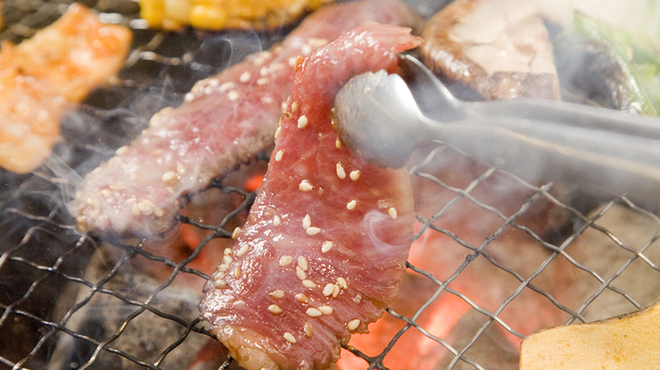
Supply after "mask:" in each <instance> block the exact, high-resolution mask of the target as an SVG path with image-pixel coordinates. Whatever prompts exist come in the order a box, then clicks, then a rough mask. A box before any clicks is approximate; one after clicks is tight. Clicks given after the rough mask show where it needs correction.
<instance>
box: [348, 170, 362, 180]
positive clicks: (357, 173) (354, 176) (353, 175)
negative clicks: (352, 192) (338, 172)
mask: <svg viewBox="0 0 660 370" xmlns="http://www.w3.org/2000/svg"><path fill="white" fill-rule="evenodd" d="M349 176H350V177H351V180H353V181H357V180H358V179H359V178H360V170H355V171H351V174H350V175H349Z"/></svg>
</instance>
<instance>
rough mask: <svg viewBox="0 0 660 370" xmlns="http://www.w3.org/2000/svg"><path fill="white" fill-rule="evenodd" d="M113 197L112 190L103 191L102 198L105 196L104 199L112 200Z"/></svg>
mask: <svg viewBox="0 0 660 370" xmlns="http://www.w3.org/2000/svg"><path fill="white" fill-rule="evenodd" d="M111 195H112V192H111V191H110V189H103V190H101V196H103V198H110V196H111Z"/></svg>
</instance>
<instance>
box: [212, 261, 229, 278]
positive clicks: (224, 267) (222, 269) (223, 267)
mask: <svg viewBox="0 0 660 370" xmlns="http://www.w3.org/2000/svg"><path fill="white" fill-rule="evenodd" d="M215 270H216V271H218V272H225V271H227V270H229V265H225V264H224V263H222V264H220V265H218V267H216V268H215ZM223 276H224V275H223Z"/></svg>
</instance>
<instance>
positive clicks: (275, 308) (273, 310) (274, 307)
mask: <svg viewBox="0 0 660 370" xmlns="http://www.w3.org/2000/svg"><path fill="white" fill-rule="evenodd" d="M268 311H270V313H272V314H275V315H278V314H281V313H282V308H281V307H280V306H278V305H276V304H271V305H270V306H268Z"/></svg>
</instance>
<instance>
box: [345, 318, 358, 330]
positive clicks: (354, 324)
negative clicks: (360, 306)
mask: <svg viewBox="0 0 660 370" xmlns="http://www.w3.org/2000/svg"><path fill="white" fill-rule="evenodd" d="M358 326H360V319H353V320H351V321H349V322H348V324H346V329H348V330H350V331H353V330H355V329H357V328H358Z"/></svg>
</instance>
